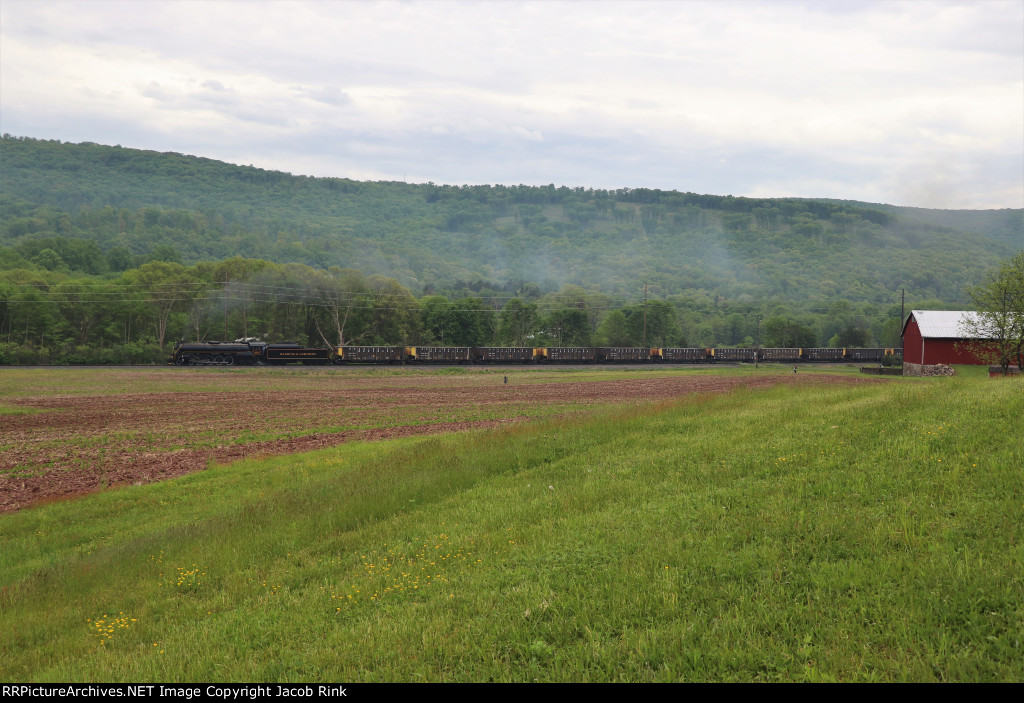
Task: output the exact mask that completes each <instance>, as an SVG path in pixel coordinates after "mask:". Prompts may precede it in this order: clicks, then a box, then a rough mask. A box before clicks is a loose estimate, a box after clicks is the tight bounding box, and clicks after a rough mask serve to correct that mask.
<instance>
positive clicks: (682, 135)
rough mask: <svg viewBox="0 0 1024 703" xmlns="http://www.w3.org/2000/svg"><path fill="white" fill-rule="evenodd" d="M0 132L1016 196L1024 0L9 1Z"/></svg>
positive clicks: (853, 194) (752, 186) (538, 178)
mask: <svg viewBox="0 0 1024 703" xmlns="http://www.w3.org/2000/svg"><path fill="white" fill-rule="evenodd" d="M0 131H2V132H3V133H8V134H12V135H16V136H26V137H33V138H40V139H59V140H62V141H70V142H83V141H90V142H97V143H100V144H120V145H122V146H125V147H133V148H140V149H152V150H156V151H173V152H179V153H184V154H194V155H197V156H205V157H209V158H213V159H218V160H222V161H227V162H230V163H235V164H243V165H248V164H252V165H255V166H259V167H262V168H267V169H276V170H281V171H287V172H290V173H293V174H305V175H313V176H335V177H346V178H353V179H358V180H387V181H407V182H410V183H425V182H428V181H432V182H434V183H448V184H459V185H461V184H486V183H491V184H494V183H502V184H506V185H513V184H519V183H523V184H528V185H544V184H548V183H554V184H555V185H566V186H570V187H577V186H583V187H593V188H660V189H664V190H679V191H690V192H696V193H710V194H716V195H730V194H731V195H737V196H751V197H774V196H783V197H784V196H797V197H821V198H840V199H847V200H862V201H868V202H877V203H890V204H895V205H908V206H916V207H930V208H970V209H981V208H1008V207H1009V208H1021V207H1024V0H999V1H992V2H984V1H978V0H971V1H969V2H929V1H926V0H912V1H910V2H896V1H892V0H889V1H873V0H835V1H830V0H816V1H804V2H797V1H792V2H791V1H784V0H743V1H739V2H703V1H699V0H690V1H685V2H681V1H672V0H661V1H658V2H638V1H633V2H592V1H589V0H576V1H574V2H518V1H513V0H490V1H479V2H472V1H469V0H444V1H441V0H435V1H431V2H428V1H421V2H415V1H413V2H371V1H369V0H366V1H359V0H348V1H345V2H340V1H332V0H308V1H306V0H290V1H286V2H273V1H269V0H266V1H262V2H257V1H249V2H221V1H219V0H201V1H198V2H196V1H191V0H178V1H172V2H167V1H162V0H148V1H146V2H138V1H134V0H133V1H130V2H120V1H107V0H76V1H74V2H47V1H45V0H0ZM0 167H2V156H0Z"/></svg>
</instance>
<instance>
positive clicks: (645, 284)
mask: <svg viewBox="0 0 1024 703" xmlns="http://www.w3.org/2000/svg"><path fill="white" fill-rule="evenodd" d="M646 346H647V281H644V347H646Z"/></svg>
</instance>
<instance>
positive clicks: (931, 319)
mask: <svg viewBox="0 0 1024 703" xmlns="http://www.w3.org/2000/svg"><path fill="white" fill-rule="evenodd" d="M977 315H978V313H976V312H971V311H969V310H914V311H913V312H911V313H910V317H908V318H907V321H906V322H905V323H904V324H903V335H902V336H903V361H904V363H909V364H925V365H929V364H987V362H984V361H982V360H980V359H979V358H978V357H977V356H975V355H974V353H973V352H972V351H971V349H969V348H967V346H966V345H965V342H974V341H980V340H977V339H970V338H968V337H965V336H964V335H963V323H964V322H966V321H973V320H975V319H976V318H977Z"/></svg>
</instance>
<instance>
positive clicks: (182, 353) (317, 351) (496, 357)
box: [168, 340, 903, 366]
mask: <svg viewBox="0 0 1024 703" xmlns="http://www.w3.org/2000/svg"><path fill="white" fill-rule="evenodd" d="M887 356H891V357H892V356H894V357H902V356H903V350H902V349H899V348H888V349H887V348H870V349H852V348H850V349H844V348H835V349H833V348H829V347H821V348H806V347H787V348H758V349H754V348H734V347H726V348H720V347H719V348H697V347H692V348H691V347H398V346H376V347H374V346H343V347H333V348H327V347H303V346H301V345H299V344H295V343H292V342H285V343H267V342H258V341H250V340H245V341H241V340H240V341H234V342H179V343H178V344H177V345H175V347H174V351H173V352H172V353H171V357H170V359H169V360H168V362H169V363H171V364H175V365H177V366H234V365H244V366H253V365H260V366H264V365H272V366H276V365H281V364H293V363H299V364H307V365H309V364H634V363H635V364H641V363H671V364H715V363H720V362H721V363H754V362H774V363H780V364H799V363H846V362H849V363H876V364H877V363H881V362H882V360H883V359H884V358H885V357H887Z"/></svg>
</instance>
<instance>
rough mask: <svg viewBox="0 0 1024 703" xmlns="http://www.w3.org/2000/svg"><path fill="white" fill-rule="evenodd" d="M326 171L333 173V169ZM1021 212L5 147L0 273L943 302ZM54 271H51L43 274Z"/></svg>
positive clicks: (987, 261)
mask: <svg viewBox="0 0 1024 703" xmlns="http://www.w3.org/2000/svg"><path fill="white" fill-rule="evenodd" d="M340 169H341V167H340V166H339V170H340ZM1022 223H1024V212H1022V211H1021V210H997V211H941V210H920V209H913V208H897V207H893V206H886V205H871V204H866V203H853V202H845V201H829V200H816V199H806V200H805V199H791V198H782V199H771V198H768V199H763V198H758V199H752V198H739V197H732V196H717V195H698V194H694V193H679V192H676V191H660V190H648V189H621V190H592V189H584V188H569V187H555V186H553V185H549V186H540V187H535V186H522V185H519V186H501V185H493V186H491V185H477V186H438V185H434V184H420V185H417V184H407V183H395V182H386V183H385V182H359V181H352V180H348V179H343V178H312V177H305V176H293V175H291V174H288V173H282V172H279V171H266V170H263V169H259V168H253V167H246V166H234V165H231V164H226V163H222V162H218V161H214V160H211V159H205V158H199V157H193V156H183V155H181V154H174V153H157V152H152V151H140V150H135V149H127V148H122V147H119V146H113V147H112V146H101V145H98V144H91V143H84V144H70V143H61V142H59V141H44V140H35V139H29V138H17V137H10V136H7V135H5V136H4V137H3V139H2V142H0V269H11V268H33V267H41V268H49V269H51V270H56V268H62V270H66V271H67V270H69V271H73V272H81V273H88V274H97V275H99V274H105V273H114V272H117V271H121V270H125V269H127V268H129V267H132V266H137V265H139V264H140V263H142V262H144V261H146V260H152V259H161V260H178V261H181V262H184V263H194V262H196V261H201V260H221V259H225V258H228V257H232V256H244V257H253V258H260V259H266V260H270V261H275V262H297V263H306V264H309V265H312V266H315V267H319V268H328V267H331V266H339V267H348V268H355V269H359V270H361V271H363V272H365V273H368V274H369V273H381V274H385V275H387V276H393V277H395V278H397V279H398V280H399V281H400V282H402V283H403V284H405V285H407V286H408V287H409V288H410V289H411V290H412V291H413V292H414V293H416V294H420V293H423V292H456V291H460V290H468V289H475V290H479V289H480V288H481V287H482V286H484V285H485V284H489V285H492V286H505V288H506V289H509V288H522V287H524V286H529V285H530V284H532V285H533V286H534V287H535V289H536V290H541V291H543V290H553V289H556V288H558V287H560V286H562V285H565V284H579V285H581V286H583V287H585V288H587V289H592V290H600V291H604V292H607V293H619V294H628V295H636V294H637V292H638V290H639V289H640V288H642V286H643V283H644V282H647V283H648V284H649V287H650V290H651V291H652V293H654V294H657V295H660V296H663V297H669V296H680V295H686V296H691V297H694V296H700V297H702V298H704V299H709V298H710V299H713V300H718V299H720V298H721V299H727V300H731V301H740V302H742V301H747V300H749V301H755V300H756V301H764V300H776V301H812V302H813V301H833V300H836V299H839V298H842V299H846V300H850V301H855V302H856V301H871V302H884V301H889V300H893V299H894V296H895V295H896V294H895V291H897V290H899V289H900V288H906V289H907V290H908V291H910V292H911V294H912V295H913V296H914V298H916V299H924V298H934V299H938V300H943V301H948V302H956V301H960V300H962V288H963V286H964V285H965V284H970V283H973V282H976V281H977V280H979V278H980V276H981V275H982V273H983V272H984V271H986V270H988V269H990V268H991V267H992V266H993V265H995V264H996V263H997V262H998V261H999V260H1001V259H1004V258H1006V257H1007V256H1009V255H1011V254H1012V253H1014V252H1015V251H1017V250H1019V249H1021V248H1022V247H1024V227H1022ZM55 267H56V268H55Z"/></svg>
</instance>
